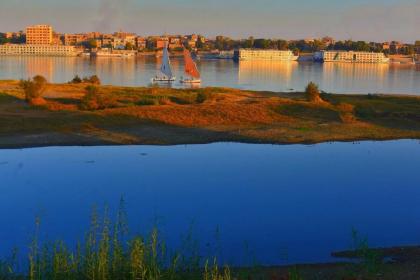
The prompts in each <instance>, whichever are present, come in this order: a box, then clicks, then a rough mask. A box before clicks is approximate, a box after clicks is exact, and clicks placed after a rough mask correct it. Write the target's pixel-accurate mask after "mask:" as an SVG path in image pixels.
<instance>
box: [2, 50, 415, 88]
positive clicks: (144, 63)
mask: <svg viewBox="0 0 420 280" xmlns="http://www.w3.org/2000/svg"><path fill="white" fill-rule="evenodd" d="M159 64H160V60H159V59H155V58H138V59H120V58H100V59H96V60H95V59H89V58H63V57H0V79H21V78H28V77H31V76H34V75H36V74H42V75H44V76H45V77H47V78H48V80H50V81H53V82H67V81H69V80H71V79H72V78H73V77H74V75H75V74H79V75H80V76H87V75H93V74H97V75H98V76H99V77H100V78H101V79H102V81H103V82H104V83H105V84H115V85H126V86H138V85H140V86H145V85H148V84H149V82H150V79H151V78H152V77H153V76H154V75H155V74H156V69H157V67H158V65H159ZM172 64H173V67H174V70H175V74H176V76H177V77H178V78H179V77H181V76H182V69H183V62H182V60H181V59H173V60H172ZM198 67H199V69H200V71H201V73H202V78H203V84H202V86H225V87H234V88H241V89H251V90H271V91H289V90H292V89H293V90H303V89H304V87H305V85H306V84H307V83H308V82H309V81H314V82H316V83H318V84H319V85H320V87H321V88H322V89H323V90H325V91H328V92H336V93H397V94H398V93H405V94H419V95H420V65H417V66H410V65H406V66H404V65H397V66H396V65H386V64H346V63H325V64H313V63H297V62H258V61H254V62H252V61H248V62H241V63H234V62H233V61H230V60H202V61H200V62H198ZM174 86H180V85H179V84H177V83H175V84H174Z"/></svg>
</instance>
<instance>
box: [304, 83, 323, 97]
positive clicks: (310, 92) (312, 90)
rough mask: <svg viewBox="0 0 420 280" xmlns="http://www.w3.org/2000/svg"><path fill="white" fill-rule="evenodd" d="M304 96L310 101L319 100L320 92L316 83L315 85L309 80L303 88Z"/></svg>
mask: <svg viewBox="0 0 420 280" xmlns="http://www.w3.org/2000/svg"><path fill="white" fill-rule="evenodd" d="M305 93H306V98H307V99H308V101H310V102H319V101H321V97H320V95H321V93H320V91H319V88H318V85H316V84H315V83H314V82H309V84H308V85H307V86H306V89H305Z"/></svg>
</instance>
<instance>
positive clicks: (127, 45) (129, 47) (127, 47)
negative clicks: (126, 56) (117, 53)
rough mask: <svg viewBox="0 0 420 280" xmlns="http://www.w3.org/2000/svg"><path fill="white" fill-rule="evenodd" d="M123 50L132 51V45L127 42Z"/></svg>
mask: <svg viewBox="0 0 420 280" xmlns="http://www.w3.org/2000/svg"><path fill="white" fill-rule="evenodd" d="M125 49H126V50H134V45H133V44H132V43H130V42H127V43H126V44H125Z"/></svg>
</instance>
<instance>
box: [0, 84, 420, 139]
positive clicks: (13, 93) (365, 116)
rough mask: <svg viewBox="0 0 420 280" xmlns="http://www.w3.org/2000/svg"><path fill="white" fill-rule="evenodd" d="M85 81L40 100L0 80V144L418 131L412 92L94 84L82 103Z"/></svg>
mask: <svg viewBox="0 0 420 280" xmlns="http://www.w3.org/2000/svg"><path fill="white" fill-rule="evenodd" d="M86 86H87V84H83V83H81V84H50V85H48V87H47V89H46V91H45V93H44V94H43V96H44V98H45V100H46V102H45V103H43V104H41V105H38V106H33V105H28V104H27V102H25V96H24V93H23V90H22V89H21V87H20V86H19V82H18V81H0V146H1V147H30V146H47V145H117V144H157V145H171V144H186V143H209V142H216V141H237V142H248V143H279V144H281V143H290V144H292V143H319V142H325V141H355V140H367V139H371V140H387V139H402V138H412V139H418V138H420V98H418V97H410V96H388V95H335V94H322V95H321V96H322V100H323V101H322V102H308V101H307V98H306V96H305V94H304V93H274V92H251V91H245V90H236V89H227V88H204V89H167V88H153V87H152V88H150V87H149V88H144V87H138V88H129V87H117V86H99V87H98V94H99V95H100V99H99V100H95V102H96V105H97V106H96V105H95V106H96V107H95V109H92V110H89V108H84V107H83V106H81V104H82V103H83V102H84V101H83V98H84V97H85V95H86V89H85V88H86ZM90 101H91V100H90ZM90 101H89V102H90Z"/></svg>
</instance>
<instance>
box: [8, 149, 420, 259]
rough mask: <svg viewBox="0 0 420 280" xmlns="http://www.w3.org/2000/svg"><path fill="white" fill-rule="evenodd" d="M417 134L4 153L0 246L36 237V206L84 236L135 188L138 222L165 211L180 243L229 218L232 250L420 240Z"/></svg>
mask: <svg viewBox="0 0 420 280" xmlns="http://www.w3.org/2000/svg"><path fill="white" fill-rule="evenodd" d="M419 166H420V144H419V143H418V142H417V141H392V142H362V143H360V144H352V143H334V144H329V143H327V144H320V145H314V146H302V145H291V146H272V145H245V144H228V143H225V144H211V145H193V146H173V147H151V146H125V147H90V148H89V147H67V148H55V147H52V148H39V149H24V150H2V151H0V180H1V182H2V183H1V184H0V193H1V196H0V212H1V213H2V215H1V216H0V224H1V225H2V226H1V228H0V240H2V242H1V243H0V252H8V251H9V250H10V249H11V247H12V246H14V245H19V246H25V245H28V244H29V243H30V233H31V232H32V229H33V221H34V216H35V215H37V214H39V215H41V219H42V229H43V232H44V233H45V232H47V234H44V235H46V236H47V237H49V238H52V239H55V238H64V239H65V240H74V239H75V238H78V239H79V238H82V237H83V230H85V229H86V228H87V226H88V222H89V214H90V208H91V206H92V205H93V204H94V203H96V204H98V205H103V203H108V204H109V205H110V206H111V209H114V210H115V208H116V206H117V204H118V200H119V197H120V196H121V195H124V196H125V199H126V203H127V209H128V214H129V221H130V228H131V230H132V231H133V232H145V231H148V230H149V229H150V228H151V227H152V225H153V223H154V220H155V219H156V218H157V220H158V222H159V224H160V226H161V228H162V231H163V233H164V234H165V236H166V239H167V241H168V242H169V245H170V246H176V244H177V243H178V242H179V240H180V236H181V235H182V234H185V233H186V232H187V230H188V227H189V225H190V223H191V222H192V221H195V236H196V237H197V239H199V240H200V241H201V244H202V245H203V246H204V244H205V242H206V241H210V242H214V239H213V238H214V235H215V230H216V228H217V226H219V227H220V232H221V239H222V247H223V248H224V253H223V254H224V258H225V259H226V260H231V259H233V256H235V262H241V261H244V259H243V258H242V256H243V254H244V250H245V249H244V248H245V245H244V244H245V241H246V242H247V243H248V244H249V246H250V248H251V249H252V250H254V251H255V253H256V255H257V256H259V258H260V260H261V261H262V262H264V263H267V264H268V263H280V262H282V261H284V258H285V254H286V253H287V255H288V260H289V261H291V262H295V261H302V262H303V261H304V262H307V261H319V260H329V253H330V251H332V250H340V249H347V248H349V245H350V239H351V229H352V227H355V228H357V229H358V230H359V231H360V232H361V233H363V234H366V235H367V236H369V239H370V241H371V244H372V245H376V246H378V245H380V246H392V245H403V244H416V243H417V244H418V243H419V241H420V235H419V232H420V220H419V217H420V204H419V203H418V202H419V199H420V189H419V182H420V174H419V173H418V169H419Z"/></svg>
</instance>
